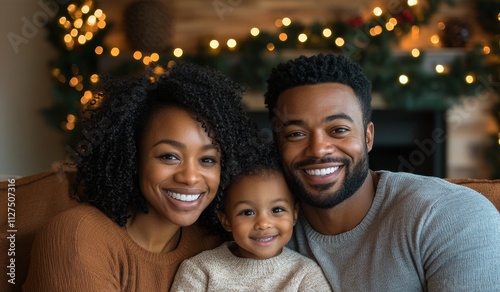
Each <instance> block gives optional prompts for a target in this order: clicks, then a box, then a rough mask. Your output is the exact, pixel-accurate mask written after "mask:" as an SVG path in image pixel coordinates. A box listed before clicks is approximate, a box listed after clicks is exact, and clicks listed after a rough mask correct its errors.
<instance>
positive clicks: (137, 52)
mask: <svg viewBox="0 0 500 292" xmlns="http://www.w3.org/2000/svg"><path fill="white" fill-rule="evenodd" d="M132 57H133V58H134V59H136V60H140V59H141V58H142V53H141V52H139V51H135V52H134V54H133V55H132Z"/></svg>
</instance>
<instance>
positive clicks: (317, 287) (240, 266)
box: [170, 243, 331, 292]
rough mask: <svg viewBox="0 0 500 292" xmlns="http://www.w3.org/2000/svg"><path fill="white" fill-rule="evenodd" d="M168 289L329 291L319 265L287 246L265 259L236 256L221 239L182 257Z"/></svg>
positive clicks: (191, 291)
mask: <svg viewBox="0 0 500 292" xmlns="http://www.w3.org/2000/svg"><path fill="white" fill-rule="evenodd" d="M170 291H189V292H194V291H224V292H226V291H252V292H255V291H287V292H288V291H325V292H327V291H331V288H330V286H329V284H328V281H327V280H326V279H325V276H324V274H323V272H322V271H321V269H320V267H319V266H318V265H317V264H316V263H315V262H314V261H312V260H311V259H308V258H307V257H304V256H302V255H300V254H299V253H296V252H294V251H292V250H290V249H288V248H286V247H284V248H283V251H282V252H281V254H279V255H277V256H275V257H272V258H270V259H265V260H256V259H246V258H239V257H236V256H235V255H233V254H232V253H231V251H230V250H229V248H228V243H224V244H222V245H221V246H219V247H218V248H215V249H213V250H207V251H204V252H202V253H200V254H199V255H197V256H194V257H192V258H191V259H187V260H185V261H184V262H183V263H182V264H181V266H180V267H179V270H178V271H177V274H176V276H175V280H174V283H173V285H172V287H171V290H170Z"/></svg>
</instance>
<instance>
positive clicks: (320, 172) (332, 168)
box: [306, 166, 339, 175]
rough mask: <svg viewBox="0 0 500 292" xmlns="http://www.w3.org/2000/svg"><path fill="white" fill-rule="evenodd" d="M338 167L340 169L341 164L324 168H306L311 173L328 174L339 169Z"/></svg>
mask: <svg viewBox="0 0 500 292" xmlns="http://www.w3.org/2000/svg"><path fill="white" fill-rule="evenodd" d="M337 169H339V166H336V167H329V168H322V169H306V173H307V174H309V175H327V174H330V173H332V172H335V171H337Z"/></svg>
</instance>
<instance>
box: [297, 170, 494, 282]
mask: <svg viewBox="0 0 500 292" xmlns="http://www.w3.org/2000/svg"><path fill="white" fill-rule="evenodd" d="M377 173H378V174H380V180H379V183H378V187H377V191H376V194H375V198H374V201H373V204H372V206H371V207H370V210H369V211H368V213H367V214H366V216H365V218H364V219H363V220H362V222H361V223H360V224H359V225H358V226H356V227H355V228H353V229H352V230H349V231H347V232H344V233H342V234H338V235H334V236H327V235H322V234H319V233H318V232H316V231H315V230H313V229H312V228H311V226H310V225H309V224H308V222H307V220H305V218H304V217H303V216H299V221H298V223H297V224H296V226H295V232H294V237H293V238H292V240H291V241H290V242H289V243H288V246H289V247H290V248H292V249H294V250H297V251H299V252H300V253H302V254H304V255H306V256H308V257H310V258H312V259H314V260H316V261H317V262H318V263H319V264H320V266H321V268H322V269H323V271H324V273H325V275H326V277H327V279H328V280H329V281H330V284H331V286H332V287H333V290H334V291H336V292H338V291H405V292H407V291H500V214H499V212H498V211H497V209H496V208H495V207H494V206H493V204H492V203H491V202H490V201H489V200H488V199H486V198H485V197H484V196H482V195H481V194H479V193H477V192H476V191H474V190H471V189H469V188H466V187H462V186H458V185H454V184H451V183H448V182H446V181H444V180H442V179H439V178H431V177H424V176H418V175H413V174H409V173H392V172H387V171H378V172H377Z"/></svg>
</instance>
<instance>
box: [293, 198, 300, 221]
mask: <svg viewBox="0 0 500 292" xmlns="http://www.w3.org/2000/svg"><path fill="white" fill-rule="evenodd" d="M298 217H299V202H295V208H293V226H295V223H297V218H298Z"/></svg>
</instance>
